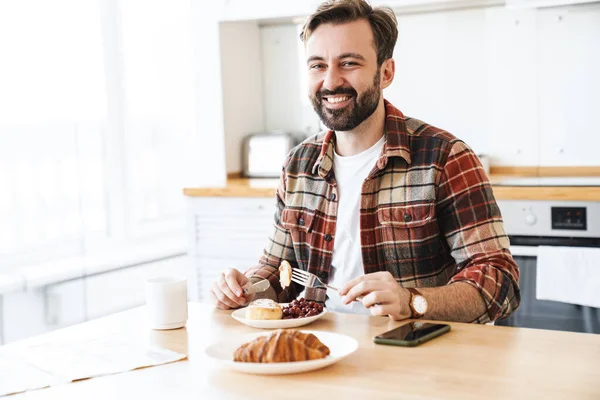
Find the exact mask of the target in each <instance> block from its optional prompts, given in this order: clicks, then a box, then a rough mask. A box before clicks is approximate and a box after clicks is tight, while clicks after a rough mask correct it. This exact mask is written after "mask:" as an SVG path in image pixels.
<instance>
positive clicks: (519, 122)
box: [467, 7, 540, 166]
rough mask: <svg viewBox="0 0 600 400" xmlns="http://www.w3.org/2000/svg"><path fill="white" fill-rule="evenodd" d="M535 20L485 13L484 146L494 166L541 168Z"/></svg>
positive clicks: (526, 14) (523, 13) (499, 11)
mask: <svg viewBox="0 0 600 400" xmlns="http://www.w3.org/2000/svg"><path fill="white" fill-rule="evenodd" d="M536 14H537V12H536V10H532V9H526V10H507V9H505V8H500V7H496V8H490V9H487V10H485V35H484V36H485V38H486V44H485V57H486V63H485V65H486V79H485V84H484V85H485V86H486V98H485V103H486V107H485V114H484V124H483V125H484V126H485V127H486V130H485V134H484V135H482V137H481V139H480V140H483V141H484V142H485V143H487V146H488V149H487V150H486V152H487V154H489V155H492V157H493V160H492V162H493V163H494V164H495V165H523V166H537V165H539V143H540V142H539V141H540V138H539V134H538V132H539V125H538V123H539V122H538V118H537V113H538V95H537V94H538V81H537V49H536V45H537V42H536V32H537V17H536ZM467 143H469V142H467Z"/></svg>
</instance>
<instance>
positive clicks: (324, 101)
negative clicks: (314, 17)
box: [306, 20, 382, 131]
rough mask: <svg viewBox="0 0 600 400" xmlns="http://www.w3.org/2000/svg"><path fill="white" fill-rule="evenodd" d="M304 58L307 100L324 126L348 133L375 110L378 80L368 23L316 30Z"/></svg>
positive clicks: (379, 96)
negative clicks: (306, 77)
mask: <svg viewBox="0 0 600 400" xmlns="http://www.w3.org/2000/svg"><path fill="white" fill-rule="evenodd" d="M306 57H307V68H308V86H309V88H308V90H309V97H310V99H311V102H312V105H313V108H314V109H315V111H316V112H317V114H318V115H319V117H320V118H321V121H323V124H325V126H327V127H328V128H330V129H333V130H336V131H349V130H352V129H354V128H356V127H357V126H358V125H360V124H361V123H362V122H363V121H364V120H365V119H367V118H369V117H370V116H371V115H372V114H373V112H374V111H375V110H376V109H377V106H378V105H379V102H380V101H381V97H382V93H381V77H380V68H379V67H378V65H377V52H376V50H375V45H374V42H373V31H372V29H371V26H370V25H369V22H367V21H366V20H357V21H353V22H348V23H343V24H330V23H326V24H323V25H320V26H318V27H317V28H316V29H315V31H314V32H313V33H312V34H311V36H310V38H309V39H308V41H307V42H306Z"/></svg>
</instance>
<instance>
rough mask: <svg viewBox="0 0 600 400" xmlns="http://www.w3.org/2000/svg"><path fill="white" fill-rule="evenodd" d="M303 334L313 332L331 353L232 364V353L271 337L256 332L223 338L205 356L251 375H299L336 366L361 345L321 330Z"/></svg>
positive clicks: (344, 336) (208, 349)
mask: <svg viewBox="0 0 600 400" xmlns="http://www.w3.org/2000/svg"><path fill="white" fill-rule="evenodd" d="M301 332H302V333H312V334H313V335H315V336H316V337H317V338H319V340H320V341H321V342H322V343H323V344H324V345H325V346H327V347H329V350H330V354H329V355H328V356H327V357H325V358H322V359H320V360H310V361H295V362H280V363H248V362H236V361H233V353H234V352H235V350H236V349H237V348H238V347H239V346H241V345H242V344H244V343H247V342H250V341H252V340H254V339H256V338H257V337H259V336H265V335H268V333H265V332H261V333H253V334H251V335H245V336H242V337H238V338H236V339H223V340H221V341H219V342H217V343H213V344H212V345H210V346H208V347H207V348H206V350H205V353H206V355H207V356H208V357H210V358H212V359H213V360H215V361H217V362H218V363H220V364H221V365H224V366H226V367H228V368H231V369H234V370H236V371H240V372H246V373H248V374H260V375H281V374H296V373H299V372H306V371H314V370H316V369H320V368H324V367H327V366H328V365H331V364H335V363H336V362H338V361H340V360H341V359H343V358H345V357H347V356H349V355H350V354H352V353H354V352H355V351H356V349H358V342H357V341H356V340H355V339H353V338H351V337H350V336H346V335H341V334H339V333H333V332H322V331H301Z"/></svg>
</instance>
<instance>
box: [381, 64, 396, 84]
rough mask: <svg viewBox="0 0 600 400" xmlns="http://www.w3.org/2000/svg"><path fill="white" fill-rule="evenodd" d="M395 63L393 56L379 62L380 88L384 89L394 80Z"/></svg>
mask: <svg viewBox="0 0 600 400" xmlns="http://www.w3.org/2000/svg"><path fill="white" fill-rule="evenodd" d="M395 73H396V63H395V61H394V59H393V58H388V59H387V60H385V61H384V62H383V64H381V88H382V89H385V88H387V87H388V86H390V85H391V84H392V82H393V81H394V75H395Z"/></svg>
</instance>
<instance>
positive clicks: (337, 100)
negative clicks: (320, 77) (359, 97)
mask: <svg viewBox="0 0 600 400" xmlns="http://www.w3.org/2000/svg"><path fill="white" fill-rule="evenodd" d="M349 98H350V97H349V96H343V97H326V98H325V99H326V100H327V101H328V102H330V103H333V104H335V103H342V102H344V101H346V100H348V99H349Z"/></svg>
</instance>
